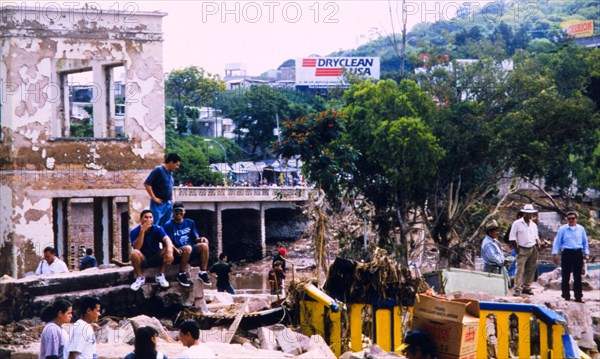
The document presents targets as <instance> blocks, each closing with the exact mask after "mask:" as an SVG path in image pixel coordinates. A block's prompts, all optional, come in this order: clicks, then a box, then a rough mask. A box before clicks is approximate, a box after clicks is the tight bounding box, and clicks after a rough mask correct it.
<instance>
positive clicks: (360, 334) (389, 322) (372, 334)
mask: <svg viewBox="0 0 600 359" xmlns="http://www.w3.org/2000/svg"><path fill="white" fill-rule="evenodd" d="M411 316H412V308H411V307H402V306H394V305H393V302H392V301H383V302H378V303H372V304H347V316H346V315H344V314H343V313H341V312H337V313H334V312H332V311H331V310H330V309H329V308H327V307H325V306H324V305H323V304H322V303H319V302H315V301H308V300H304V301H301V302H300V321H301V327H302V330H303V332H304V334H306V335H312V334H319V335H321V336H322V337H323V338H324V339H325V340H326V341H327V343H329V345H330V347H331V349H332V351H333V352H334V354H335V355H337V356H339V355H341V354H342V350H343V349H344V350H352V351H354V352H358V351H361V350H362V349H363V347H364V346H365V345H364V344H368V343H363V342H364V339H363V338H364V337H367V338H368V339H369V341H370V343H375V344H377V345H379V346H380V347H381V348H382V349H383V350H385V351H389V352H391V351H395V349H396V348H398V347H399V346H400V344H401V342H402V338H403V336H404V332H405V331H406V330H408V329H410V327H409V326H408V324H409V323H408V322H409V318H410V317H411ZM488 316H491V317H492V318H493V320H492V319H490V320H488ZM342 318H347V319H345V320H342ZM489 322H493V325H490V324H489ZM563 323H564V319H563V318H562V317H561V316H560V315H558V314H557V313H556V312H554V311H552V310H549V309H547V308H545V307H542V306H537V305H529V304H511V303H494V302H480V321H479V337H478V344H477V354H476V357H477V358H487V356H488V345H487V342H488V340H487V339H488V328H490V331H492V330H493V331H495V334H496V338H497V346H496V357H498V358H509V357H510V355H509V352H511V354H513V355H515V356H518V357H519V358H529V357H531V356H532V355H538V356H539V358H541V359H546V358H548V359H553V358H563V357H564V354H563V353H564V351H565V347H564V346H563V335H564V334H566V333H565V329H564V326H563ZM492 328H493V329H492ZM532 328H533V329H532ZM537 328H539V329H537ZM489 334H493V333H492V332H490V333H489ZM515 338H518V339H515ZM492 342H493V341H492Z"/></svg>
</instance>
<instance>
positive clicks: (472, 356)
mask: <svg viewBox="0 0 600 359" xmlns="http://www.w3.org/2000/svg"><path fill="white" fill-rule="evenodd" d="M435 358H436V359H481V358H477V352H473V353H469V354H465V355H461V356H456V355H450V354H445V353H440V354H436V356H435Z"/></svg>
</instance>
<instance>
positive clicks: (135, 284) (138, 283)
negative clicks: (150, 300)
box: [129, 277, 146, 291]
mask: <svg viewBox="0 0 600 359" xmlns="http://www.w3.org/2000/svg"><path fill="white" fill-rule="evenodd" d="M144 284H146V277H137V278H136V279H135V282H133V283H132V284H131V286H130V287H129V288H131V290H133V291H137V290H138V289H140V287H141V286H143V285H144Z"/></svg>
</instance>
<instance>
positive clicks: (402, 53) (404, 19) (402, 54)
mask: <svg viewBox="0 0 600 359" xmlns="http://www.w3.org/2000/svg"><path fill="white" fill-rule="evenodd" d="M407 22H408V14H407V13H406V0H402V49H401V50H400V78H401V79H404V57H405V56H406V23H407Z"/></svg>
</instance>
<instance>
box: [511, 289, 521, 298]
mask: <svg viewBox="0 0 600 359" xmlns="http://www.w3.org/2000/svg"><path fill="white" fill-rule="evenodd" d="M513 296H515V297H520V296H521V291H520V290H515V292H514V293H513Z"/></svg>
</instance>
